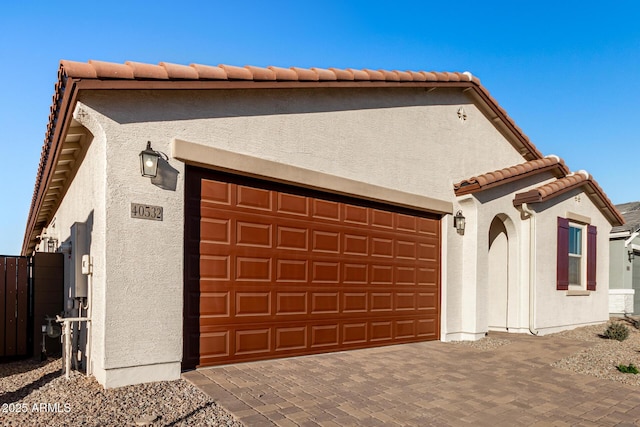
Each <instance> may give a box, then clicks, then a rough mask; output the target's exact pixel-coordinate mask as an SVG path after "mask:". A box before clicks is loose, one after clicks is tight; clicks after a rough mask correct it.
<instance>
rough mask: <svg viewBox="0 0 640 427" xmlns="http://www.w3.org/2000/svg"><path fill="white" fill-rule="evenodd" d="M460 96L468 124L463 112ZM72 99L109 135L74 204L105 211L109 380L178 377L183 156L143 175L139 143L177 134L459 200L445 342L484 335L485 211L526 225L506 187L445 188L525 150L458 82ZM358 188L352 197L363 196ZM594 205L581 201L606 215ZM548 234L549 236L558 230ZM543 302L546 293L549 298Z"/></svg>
mask: <svg viewBox="0 0 640 427" xmlns="http://www.w3.org/2000/svg"><path fill="white" fill-rule="evenodd" d="M460 107H463V108H464V109H465V113H466V117H467V119H466V121H461V120H460V119H459V117H458V114H457V111H458V109H459V108H460ZM79 108H80V109H81V110H82V111H83V115H84V116H86V118H85V120H91V121H92V122H93V123H94V125H93V127H95V128H96V132H98V133H100V134H102V135H104V137H102V138H103V139H98V138H95V139H94V143H93V144H96V143H97V142H100V144H99V145H98V146H99V147H102V148H101V151H100V152H99V153H95V154H92V156H91V158H94V157H96V158H97V159H100V160H99V161H98V160H95V162H97V164H95V165H94V166H95V167H98V169H99V170H100V171H101V172H99V173H98V174H97V175H96V176H95V177H94V178H93V179H94V180H99V181H100V182H99V183H94V184H91V187H90V188H89V189H88V190H90V191H93V193H92V196H91V197H90V198H89V199H88V200H85V201H83V202H81V203H86V204H87V208H85V210H86V209H88V208H89V205H90V206H91V207H92V208H94V209H95V210H96V212H97V211H98V210H99V211H100V214H99V215H102V216H98V219H99V220H100V221H101V222H102V225H101V227H102V228H101V229H100V230H101V231H102V233H103V240H102V243H101V244H100V245H98V246H96V247H95V248H94V247H92V253H93V255H94V258H95V259H96V261H94V264H95V267H94V269H95V271H98V272H99V274H96V275H95V277H94V283H95V288H96V289H99V290H97V291H96V299H97V298H100V302H98V301H96V302H95V309H96V310H95V312H94V313H96V316H100V319H99V320H97V321H96V322H95V325H96V327H98V328H100V333H96V334H95V335H94V340H97V339H99V340H100V341H101V342H100V343H97V344H95V343H94V347H96V348H98V347H99V348H100V350H99V351H98V352H97V353H96V355H97V356H98V355H99V358H98V359H96V360H95V366H94V371H95V372H96V377H97V378H98V379H99V381H100V382H101V383H103V384H105V385H107V386H118V385H125V384H127V383H135V382H142V381H152V380H158V379H174V378H178V377H179V366H180V360H181V357H182V292H183V289H182V286H183V225H184V224H183V219H184V200H183V198H184V182H183V180H184V170H185V167H184V164H183V163H182V162H181V161H178V160H176V159H173V158H170V159H169V164H170V166H171V167H172V168H174V169H175V171H176V172H177V181H176V186H175V190H173V189H162V188H160V187H158V186H156V185H153V183H152V182H151V181H150V180H149V179H148V178H142V177H141V176H140V172H139V158H138V154H139V153H140V151H141V150H142V149H144V148H145V145H146V141H151V143H152V146H153V148H154V149H155V150H159V151H162V152H164V153H167V154H170V153H171V149H172V141H174V140H176V139H179V140H183V141H188V142H190V143H193V144H197V145H199V146H204V147H212V148H216V149H221V150H225V151H226V152H235V153H239V154H242V155H244V156H247V158H256V159H264V160H268V161H273V162H276V163H280V164H283V165H286V166H291V167H294V168H296V170H303V171H304V170H307V171H312V172H314V173H316V174H321V175H322V176H333V177H336V178H340V179H344V180H348V181H349V182H356V183H357V182H360V183H363V184H367V185H364V186H362V187H361V188H363V189H364V190H362V191H364V192H368V191H369V190H368V189H371V188H378V189H385V190H384V191H388V192H394V191H395V192H397V194H398V195H400V194H401V195H402V197H401V199H402V200H426V199H433V200H437V201H439V202H444V205H447V206H452V207H453V210H452V211H453V212H455V211H456V210H458V209H462V210H463V212H464V214H465V216H466V217H467V224H468V225H467V231H466V233H465V235H464V236H459V235H458V234H457V233H456V232H455V230H454V229H453V227H452V222H451V215H447V216H445V217H444V218H443V226H442V230H443V236H442V246H443V252H442V253H443V254H444V256H443V272H442V295H443V296H442V313H443V318H442V338H443V339H456V338H472V339H473V338H478V337H480V336H481V335H482V334H483V333H484V332H485V330H486V326H487V312H486V306H487V303H488V301H487V299H488V293H487V292H488V290H487V289H488V288H487V283H486V282H487V275H486V271H487V268H486V267H487V262H488V260H487V258H488V255H487V254H488V230H489V226H490V224H491V221H492V220H493V218H494V217H495V216H496V215H502V216H503V217H504V218H505V219H506V220H507V223H508V224H509V225H508V227H507V228H508V230H509V232H510V233H512V234H513V235H514V236H515V237H516V238H515V239H514V240H516V241H517V242H518V243H517V245H526V244H528V241H525V240H522V239H521V240H518V239H519V238H520V236H522V235H523V233H525V231H524V230H525V229H526V230H527V231H526V232H527V233H528V225H527V224H524V222H523V221H520V219H519V213H518V212H517V210H516V209H515V208H514V207H513V205H512V201H513V193H510V192H507V193H504V192H502V191H503V190H500V189H496V190H495V191H493V192H491V193H489V192H485V193H487V194H483V195H482V197H481V199H482V200H481V199H478V198H476V197H472V196H467V197H463V198H460V199H458V198H456V197H455V196H454V194H453V183H454V182H458V181H460V180H462V179H466V178H469V177H472V176H474V175H478V174H481V173H485V172H488V171H492V170H496V169H501V168H504V167H508V166H512V165H515V164H518V163H521V162H523V161H524V159H523V158H522V157H521V156H520V155H519V154H518V153H517V152H516V151H515V150H514V149H513V147H512V146H511V144H510V143H509V142H508V141H507V140H506V139H505V138H504V137H503V136H502V134H500V133H499V132H498V131H497V130H496V129H495V127H494V126H493V125H492V124H491V122H490V121H489V120H487V118H486V117H485V116H484V115H483V114H482V113H481V112H480V111H479V110H478V109H477V108H476V107H475V106H474V105H473V104H471V103H470V101H469V100H468V99H467V98H466V96H465V95H464V94H463V93H462V92H461V91H458V90H446V89H436V90H434V91H431V92H428V91H426V90H424V89H386V90H382V89H366V90H365V89H340V90H337V89H317V90H314V91H308V90H284V89H278V90H271V91H269V93H268V94H265V92H260V91H209V92H207V91H191V92H178V91H156V92H151V91H138V92H130V91H96V92H85V93H83V94H82V96H81V97H80V104H79ZM92 131H93V130H92ZM105 140H106V145H105V142H104V141H105ZM88 159H89V158H88ZM211 162H212V163H213V164H211V167H216V166H217V165H216V164H215V160H212V161H211ZM83 167H85V166H84V165H83ZM274 174H275V173H274ZM263 176H266V177H268V176H269V171H266V172H264V173H263ZM545 179H550V176H544V177H542V178H540V177H538V178H536V179H535V180H525V181H524V182H522V183H520V184H517V185H516V186H515V187H517V188H516V189H520V188H523V189H526V188H530V187H531V186H533V185H535V184H539V183H540V182H541V180H543V181H544V180H545ZM338 181H339V180H338ZM345 182H346V181H345ZM74 185H79V184H74ZM100 188H101V189H100ZM353 188H358V187H357V186H356V187H353ZM512 190H513V188H512ZM358 191H359V190H353V195H355V196H362V197H366V198H368V197H371V195H370V194H358ZM384 191H383V193H384ZM82 193H83V192H81V191H76V192H74V193H69V194H68V196H67V198H69V199H70V200H68V201H67V200H66V199H65V202H64V204H63V205H69V206H71V205H72V204H74V203H77V202H75V201H73V200H72V199H77V198H82V197H84V196H82ZM412 196H415V199H412ZM132 202H135V203H143V204H149V205H157V206H162V207H163V208H164V220H163V221H147V220H141V219H132V218H131V215H130V206H131V203H132ZM584 205H587V204H586V203H585V204H584ZM418 208H423V207H418ZM592 209H595V208H593V206H591V207H588V208H584V207H583V208H582V210H580V209H578V210H579V211H580V212H583V211H584V212H583V214H585V215H590V216H591V217H592V218H596V219H597V221H600V220H601V217H600V216H598V215H596V214H595V213H593V212H592ZM80 211H82V210H80ZM447 211H450V208H447V209H446V210H443V212H447ZM65 215H66V216H69V218H71V217H74V216H79V215H78V214H76V213H75V211H74V212H71V209H69V211H64V215H63V212H62V211H61V214H60V218H62V216H65ZM96 215H98V214H96ZM80 216H81V215H80ZM554 220H555V216H554ZM65 221H66V222H65V224H66V223H69V222H73V221H72V220H71V219H68V220H65ZM543 229H544V230H546V229H547V225H546V223H545V224H543V225H542V226H541V230H543ZM545 232H547V231H545ZM548 232H549V236H553V238H555V235H556V233H555V231H548ZM603 234H608V230H606V232H604V233H603V232H602V231H600V227H599V238H600V237H601V236H602V235H603ZM544 244H547V245H552V244H553V245H555V243H554V242H550V241H545V242H544ZM550 247H551V246H550ZM553 247H555V246H553ZM479 248H483V249H482V250H480V249H479ZM523 250H524V249H523V247H521V246H512V247H510V256H513V257H516V258H517V259H518V263H517V264H516V265H518V266H519V267H518V269H520V268H522V267H520V266H521V262H522V260H523V259H525V258H527V256H526V254H525V253H524V252H523ZM546 251H547V252H550V251H549V250H548V249H547V250H546ZM544 262H547V263H548V262H549V260H544ZM553 265H555V260H553ZM518 269H515V270H513V271H510V277H511V278H512V285H511V286H513V287H514V290H513V292H512V293H511V295H512V296H511V297H510V299H509V304H510V307H511V306H513V307H514V308H513V310H512V311H513V313H516V314H514V315H513V316H514V318H513V319H512V320H511V321H512V322H513V324H514V325H515V326H514V330H516V331H523V330H526V328H527V325H528V311H527V310H528V302H527V301H528V299H527V295H526V292H525V291H523V290H522V289H526V288H522V280H523V279H522V278H521V276H522V272H521V271H520V270H518ZM554 271H555V269H554ZM600 271H601V270H600ZM544 274H546V273H545V272H544V271H542V272H541V277H542V276H544ZM599 274H601V273H600V272H599ZM544 277H546V276H544ZM600 289H601V288H600ZM599 291H600V290H599ZM523 293H525V295H523ZM542 297H543V296H542V295H541V296H540V299H542ZM558 298H559V297H558ZM547 299H549V297H548V296H546V295H545V296H544V302H545V303H547V302H548V301H547ZM593 299H596V298H592V300H593ZM598 301H599V300H598ZM550 303H552V304H555V306H554V310H558V306H563V304H564V300H562V299H561V298H559V300H558V301H556V299H555V298H551V301H550ZM100 304H102V306H101V307H99V306H100ZM570 304H571V303H570ZM574 305H575V304H574ZM582 305H584V304H581V306H582ZM594 307H596V308H598V307H599V305H598V304H594ZM516 308H517V309H516ZM577 309H578V307H575V308H573V309H572V310H573V311H570V312H569V313H574V312H575V310H577ZM545 310H546V308H545ZM544 313H551V314H554V312H553V311H552V310H549V311H548V312H547V311H545V312H544ZM544 313H542V312H541V315H542V314H544ZM578 318H579V319H580V317H578Z"/></svg>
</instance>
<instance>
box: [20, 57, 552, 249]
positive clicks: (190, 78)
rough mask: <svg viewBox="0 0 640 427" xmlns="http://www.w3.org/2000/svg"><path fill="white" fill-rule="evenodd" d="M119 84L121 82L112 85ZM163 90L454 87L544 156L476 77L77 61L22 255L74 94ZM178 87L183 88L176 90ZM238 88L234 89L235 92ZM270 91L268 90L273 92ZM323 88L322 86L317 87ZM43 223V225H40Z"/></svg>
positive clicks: (56, 116)
mask: <svg viewBox="0 0 640 427" xmlns="http://www.w3.org/2000/svg"><path fill="white" fill-rule="evenodd" d="M114 81H117V82H114ZM150 81H153V87H154V88H157V87H164V88H174V87H176V88H178V87H180V88H186V87H189V88H196V89H197V88H207V87H211V85H216V86H215V87H218V85H220V87H223V86H224V85H229V86H230V87H244V86H242V85H245V84H246V85H252V84H254V83H255V85H256V87H265V88H267V87H272V88H273V87H278V84H279V82H283V83H282V84H283V87H285V84H286V85H287V86H286V87H290V86H288V85H290V84H291V82H300V84H301V86H302V85H304V86H305V87H308V86H311V87H312V86H313V82H327V83H331V84H335V85H336V86H337V87H339V86H345V87H358V86H360V85H364V86H367V85H372V86H378V85H379V86H385V85H389V86H390V87H397V86H399V85H402V84H404V83H407V84H409V85H415V84H416V83H420V84H423V85H425V86H426V87H437V86H443V87H444V86H446V87H449V86H453V87H469V88H472V89H473V91H472V92H470V94H471V95H473V99H474V102H483V103H485V105H486V106H488V108H489V110H491V111H493V112H494V114H495V117H496V118H497V119H499V120H500V121H501V122H502V123H504V125H505V126H506V128H507V129H508V130H509V131H510V132H511V134H512V136H513V139H512V143H513V144H514V147H516V148H517V149H518V150H519V152H520V153H521V154H522V155H523V156H524V158H525V159H527V160H534V159H540V158H542V154H541V153H540V152H539V151H538V150H537V149H536V147H535V146H534V145H533V144H532V143H531V142H530V141H529V138H527V136H526V135H525V134H524V133H522V131H521V130H520V129H519V128H518V127H517V126H516V125H515V123H514V122H513V120H512V119H511V118H510V117H509V116H508V115H507V114H506V112H505V111H504V110H503V109H502V108H500V106H499V105H498V103H497V102H496V101H495V100H494V99H493V98H492V97H491V96H490V95H489V92H488V91H487V90H486V89H485V88H484V87H483V86H481V84H480V80H479V79H478V78H477V77H474V76H472V75H471V74H469V73H466V72H465V73H458V72H455V73H438V72H426V71H388V70H373V69H364V70H359V69H353V68H346V69H340V68H327V69H324V68H298V67H291V68H280V67H273V66H272V67H266V68H262V67H254V66H246V67H236V66H231V65H224V64H223V65H218V66H210V65H203V64H190V65H188V66H187V65H178V64H172V63H169V62H160V63H159V64H157V65H155V64H145V63H140V62H133V61H130V62H126V63H124V64H119V63H113V62H103V61H95V60H90V61H89V62H87V63H83V62H75V61H67V60H62V61H60V68H59V69H58V81H57V83H56V85H55V94H54V96H53V99H52V105H51V108H50V114H49V124H48V125H47V129H46V133H45V141H44V144H43V146H42V153H41V157H40V164H39V166H38V172H37V176H36V184H35V187H34V194H33V198H32V201H31V208H30V211H29V218H28V220H27V230H26V233H25V240H24V242H23V253H25V254H29V253H30V252H31V250H32V249H33V246H34V241H35V236H36V235H37V234H38V233H39V231H40V228H41V227H43V226H44V225H43V224H41V223H40V222H38V223H37V224H36V220H37V218H38V215H39V214H40V206H41V204H42V201H43V198H44V193H45V191H46V187H47V185H49V180H50V179H51V173H50V172H51V171H50V169H51V168H52V163H53V161H54V158H55V157H56V155H58V154H59V152H58V151H56V150H59V147H60V146H61V144H60V139H61V138H64V135H63V133H64V132H63V130H64V126H60V125H59V124H60V123H63V124H64V123H68V120H70V119H69V117H71V116H70V115H69V111H72V110H73V105H72V104H73V103H74V102H75V100H76V93H77V91H79V90H82V89H83V88H99V89H110V88H116V87H119V88H131V89H146V88H150V87H152V85H151V84H150V83H149V82H150ZM176 82H179V85H178V84H176ZM234 85H235V86H234ZM269 85H270V86H269ZM319 86H320V85H319ZM38 221H41V220H38Z"/></svg>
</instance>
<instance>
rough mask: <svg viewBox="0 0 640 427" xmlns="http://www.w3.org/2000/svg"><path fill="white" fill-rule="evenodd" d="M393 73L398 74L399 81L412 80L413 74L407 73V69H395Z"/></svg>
mask: <svg viewBox="0 0 640 427" xmlns="http://www.w3.org/2000/svg"><path fill="white" fill-rule="evenodd" d="M394 73H396V75H397V76H398V80H399V81H401V82H412V81H413V74H411V73H409V72H408V71H398V70H395V71H394Z"/></svg>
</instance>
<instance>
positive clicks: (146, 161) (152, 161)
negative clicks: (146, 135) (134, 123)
mask: <svg viewBox="0 0 640 427" xmlns="http://www.w3.org/2000/svg"><path fill="white" fill-rule="evenodd" d="M159 158H160V153H158V152H157V151H154V150H153V149H152V148H151V141H147V148H146V149H145V150H143V151H141V152H140V173H141V174H142V176H144V177H147V178H155V177H156V175H158V159H159Z"/></svg>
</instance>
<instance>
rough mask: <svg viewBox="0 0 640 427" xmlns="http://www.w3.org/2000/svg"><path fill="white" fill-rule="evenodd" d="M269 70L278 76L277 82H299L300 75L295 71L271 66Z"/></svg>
mask: <svg viewBox="0 0 640 427" xmlns="http://www.w3.org/2000/svg"><path fill="white" fill-rule="evenodd" d="M269 69H270V70H271V71H273V72H274V73H275V74H276V80H279V81H287V80H290V81H295V80H298V73H296V72H295V71H294V70H292V69H290V68H282V67H273V66H270V67H269Z"/></svg>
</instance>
